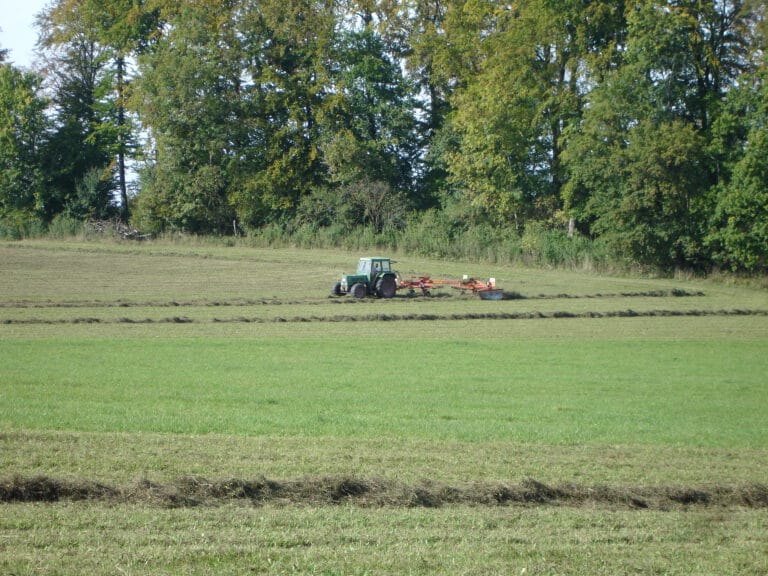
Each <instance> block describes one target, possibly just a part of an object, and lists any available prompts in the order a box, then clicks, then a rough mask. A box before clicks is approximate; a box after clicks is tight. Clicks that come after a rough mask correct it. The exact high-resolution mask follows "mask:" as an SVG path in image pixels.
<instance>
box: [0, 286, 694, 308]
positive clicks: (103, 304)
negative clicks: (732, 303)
mask: <svg viewBox="0 0 768 576" xmlns="http://www.w3.org/2000/svg"><path fill="white" fill-rule="evenodd" d="M448 296H449V294H447V293H441V294H434V295H432V296H418V295H413V296H403V297H400V298H404V299H408V300H415V299H418V300H419V301H424V302H428V301H430V300H435V299H440V298H445V297H448ZM693 296H704V292H701V291H696V292H689V291H687V290H681V289H674V290H649V291H646V292H617V293H610V294H603V293H597V294H538V295H535V296H526V295H524V294H520V293H518V292H505V293H504V300H558V299H565V300H575V299H596V298H669V297H678V298H679V297H693ZM329 302H330V303H332V304H361V303H364V302H363V301H360V300H355V299H352V298H329V297H326V298H315V299H310V298H307V299H303V300H301V299H299V300H281V299H277V298H271V299H270V298H256V299H249V298H233V299H228V300H218V299H217V300H186V301H177V300H169V301H159V300H158V301H146V302H138V301H136V302H134V301H129V300H113V301H105V300H97V301H87V300H79V301H62V302H57V301H45V302H35V301H28V300H20V301H15V302H14V301H7V302H0V308H179V307H190V306H195V307H213V308H216V307H243V306H281V305H283V306H295V305H313V304H315V305H325V304H328V303H329Z"/></svg>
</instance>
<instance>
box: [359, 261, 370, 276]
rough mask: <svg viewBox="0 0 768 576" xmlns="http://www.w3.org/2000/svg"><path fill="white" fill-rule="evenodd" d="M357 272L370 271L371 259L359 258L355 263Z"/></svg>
mask: <svg viewBox="0 0 768 576" xmlns="http://www.w3.org/2000/svg"><path fill="white" fill-rule="evenodd" d="M357 273H358V274H370V273H371V261H370V260H360V262H358V264H357Z"/></svg>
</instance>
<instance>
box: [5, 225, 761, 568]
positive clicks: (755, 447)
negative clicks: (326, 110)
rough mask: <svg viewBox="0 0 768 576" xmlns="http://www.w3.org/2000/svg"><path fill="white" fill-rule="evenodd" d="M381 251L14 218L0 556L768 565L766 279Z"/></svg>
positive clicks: (53, 563)
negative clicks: (378, 283) (372, 282)
mask: <svg viewBox="0 0 768 576" xmlns="http://www.w3.org/2000/svg"><path fill="white" fill-rule="evenodd" d="M361 255H368V254H358V253H350V252H342V251H333V250H306V249H290V248H284V249H267V248H254V247H249V246H245V245H240V244H237V243H235V245H234V246H225V245H223V244H219V243H216V242H206V241H198V242H196V241H191V240H187V241H183V242H172V241H170V240H164V241H157V242H145V243H130V242H109V241H83V240H69V241H67V240H55V241H54V240H28V241H20V242H8V243H4V244H2V245H0V360H1V361H0V500H2V501H1V502H0V572H3V573H9V574H82V573H91V574H116V573H126V574H244V573H267V574H286V573H298V574H584V575H586V574H619V573H621V574H726V573H727V574H764V573H766V572H768V549H767V548H766V544H765V543H766V542H767V541H768V515H767V514H766V511H767V510H768V483H766V481H765V478H768V425H766V422H767V421H768V420H766V411H767V410H768V387H767V386H766V378H765V375H766V374H767V373H768V354H767V353H766V352H768V291H766V289H765V287H764V286H760V285H757V284H755V283H753V284H740V283H737V282H727V281H725V280H722V279H721V280H720V281H712V280H697V279H672V278H649V277H632V276H618V275H610V276H609V275H598V274H595V273H590V272H578V271H565V270H544V269H528V268H523V267H519V266H510V265H497V264H488V263H473V262H447V261H438V260H429V259H424V258H413V257H409V256H408V255H403V254H397V255H392V256H393V258H394V259H395V260H397V264H396V268H397V269H398V270H399V271H400V272H401V273H402V274H403V275H406V276H407V275H410V274H417V273H428V274H431V275H433V276H436V277H437V276H441V277H442V276H444V277H453V278H458V277H461V275H462V274H469V275H472V276H476V277H481V278H482V277H489V276H493V277H495V278H496V279H497V281H498V284H499V285H500V286H502V287H503V288H504V290H505V295H506V296H507V297H506V298H505V299H504V300H502V301H498V302H483V301H480V300H478V299H476V297H473V296H471V295H463V294H461V293H458V292H455V291H451V290H450V289H445V290H442V291H440V292H439V293H437V294H435V295H433V296H432V297H430V298H425V297H421V296H416V297H407V296H406V295H400V294H398V296H396V297H395V298H393V299H391V300H386V301H383V300H375V299H370V300H365V301H362V302H356V301H352V300H349V299H343V298H342V299H337V298H333V297H331V296H330V295H329V291H330V288H331V285H332V284H333V282H334V281H335V280H336V279H337V277H338V276H339V275H340V274H341V273H343V272H345V271H352V270H353V269H354V267H355V264H356V260H357V258H358V257H359V256H361Z"/></svg>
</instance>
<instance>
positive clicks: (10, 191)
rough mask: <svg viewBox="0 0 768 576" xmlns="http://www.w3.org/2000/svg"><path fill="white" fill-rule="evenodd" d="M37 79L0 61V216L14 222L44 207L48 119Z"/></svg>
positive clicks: (21, 220) (43, 211)
mask: <svg viewBox="0 0 768 576" xmlns="http://www.w3.org/2000/svg"><path fill="white" fill-rule="evenodd" d="M41 82H42V79H41V78H40V77H39V76H37V75H35V74H32V73H29V72H23V71H21V70H19V69H17V68H15V67H13V66H11V65H10V64H0V218H3V219H6V220H9V221H13V222H16V223H21V222H26V221H31V220H34V219H35V218H36V217H38V216H40V215H42V214H45V213H46V208H47V207H46V193H45V192H46V190H45V185H44V183H45V175H44V173H43V165H44V162H43V160H44V147H45V144H46V138H47V131H48V125H49V123H48V120H47V118H46V116H45V112H44V111H45V106H46V101H45V100H44V99H43V97H42V96H41V94H40V90H41ZM15 227H16V225H15V224H14V225H11V228H15ZM23 227H24V226H21V228H23Z"/></svg>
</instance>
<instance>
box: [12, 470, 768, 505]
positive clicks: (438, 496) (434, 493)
mask: <svg viewBox="0 0 768 576" xmlns="http://www.w3.org/2000/svg"><path fill="white" fill-rule="evenodd" d="M59 501H102V502H110V503H114V502H126V503H139V504H149V505H155V506H160V507H192V506H202V505H205V506H212V505H221V504H225V503H227V502H232V501H244V502H246V503H250V504H253V505H264V504H303V505H313V506H317V505H320V506H322V505H337V504H345V503H346V504H352V505H357V506H368V507H385V506H389V507H423V508H438V507H441V506H450V505H470V506H514V505H518V506H535V505H538V506H542V505H552V506H571V507H580V506H605V507H609V508H624V509H654V510H672V509H681V508H687V507H728V508H735V507H745V508H761V509H762V508H768V485H765V484H747V485H739V486H706V487H689V486H599V485H598V486H583V485H577V484H562V485H558V486H549V485H546V484H544V483H542V482H538V481H536V480H534V479H526V480H523V481H522V482H520V483H517V484H504V483H487V482H476V483H468V484H465V485H463V486H451V485H447V484H442V483H439V482H433V481H423V482H420V483H417V484H406V483H402V482H397V481H394V480H387V479H381V478H371V479H365V478H354V477H348V476H343V477H322V478H300V479H295V480H283V481H277V480H268V479H266V478H261V479H257V480H241V479H228V480H220V481H210V480H207V479H205V478H200V477H187V478H181V479H179V480H177V481H175V482H171V483H167V484H158V483H154V482H151V481H149V480H140V481H138V482H136V483H134V484H132V485H129V486H125V487H114V486H107V485H104V484H100V483H97V482H92V481H88V480H80V481H73V480H60V479H56V478H50V477H47V476H36V477H30V478H25V477H21V476H15V477H13V478H8V479H5V480H0V502H4V503H8V502H59Z"/></svg>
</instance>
